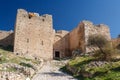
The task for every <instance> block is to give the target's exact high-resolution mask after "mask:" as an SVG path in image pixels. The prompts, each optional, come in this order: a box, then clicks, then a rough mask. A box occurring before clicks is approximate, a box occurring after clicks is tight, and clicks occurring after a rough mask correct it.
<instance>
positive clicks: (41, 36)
mask: <svg viewBox="0 0 120 80" xmlns="http://www.w3.org/2000/svg"><path fill="white" fill-rule="evenodd" d="M52 24H53V23H52V16H51V15H48V14H46V15H42V16H39V14H38V13H28V12H27V11H25V10H23V9H18V12H17V18H16V24H15V40H14V53H15V54H17V55H23V56H27V57H28V56H29V57H35V58H37V57H41V58H44V59H52V58H53V54H52V53H53V40H54V33H55V32H54V30H53V25H52Z"/></svg>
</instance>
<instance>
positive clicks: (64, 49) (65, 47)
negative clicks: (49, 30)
mask: <svg viewBox="0 0 120 80" xmlns="http://www.w3.org/2000/svg"><path fill="white" fill-rule="evenodd" d="M68 33H69V32H68V31H64V30H60V31H57V32H56V33H55V39H54V45H53V51H54V58H55V52H56V51H59V52H60V58H64V57H68V56H70V55H69V34H68Z"/></svg>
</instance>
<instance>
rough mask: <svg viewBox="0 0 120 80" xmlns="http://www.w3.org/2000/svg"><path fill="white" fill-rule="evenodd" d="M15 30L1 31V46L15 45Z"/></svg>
mask: <svg viewBox="0 0 120 80" xmlns="http://www.w3.org/2000/svg"><path fill="white" fill-rule="evenodd" d="M13 38H14V34H13V31H0V46H4V47H7V46H9V45H11V46H13V40H14V39H13Z"/></svg>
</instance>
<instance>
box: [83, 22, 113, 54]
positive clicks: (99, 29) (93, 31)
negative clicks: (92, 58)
mask: <svg viewBox="0 0 120 80" xmlns="http://www.w3.org/2000/svg"><path fill="white" fill-rule="evenodd" d="M83 23H84V27H85V49H86V50H85V52H86V53H87V52H91V48H90V47H88V46H87V45H88V38H89V36H90V35H102V36H103V37H105V38H106V39H107V40H108V41H110V40H111V36H110V30H109V27H108V26H107V25H104V24H99V25H94V24H93V23H92V22H90V21H83Z"/></svg>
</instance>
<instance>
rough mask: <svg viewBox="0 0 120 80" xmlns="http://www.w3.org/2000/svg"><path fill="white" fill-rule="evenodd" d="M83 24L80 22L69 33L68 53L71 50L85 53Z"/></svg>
mask: <svg viewBox="0 0 120 80" xmlns="http://www.w3.org/2000/svg"><path fill="white" fill-rule="evenodd" d="M84 31H85V30H84V24H83V23H82V22H81V23H80V24H79V25H78V26H77V27H76V28H75V29H74V30H72V31H71V32H70V39H69V41H70V53H71V54H72V51H73V50H78V49H79V50H80V51H81V52H84V51H85V36H84V35H85V32H84Z"/></svg>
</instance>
